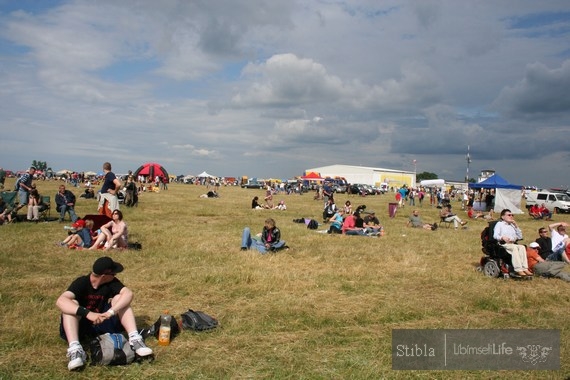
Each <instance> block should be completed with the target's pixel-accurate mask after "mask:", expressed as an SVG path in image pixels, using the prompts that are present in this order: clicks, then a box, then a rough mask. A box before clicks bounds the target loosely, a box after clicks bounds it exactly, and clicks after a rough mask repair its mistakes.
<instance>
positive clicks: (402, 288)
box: [0, 180, 570, 379]
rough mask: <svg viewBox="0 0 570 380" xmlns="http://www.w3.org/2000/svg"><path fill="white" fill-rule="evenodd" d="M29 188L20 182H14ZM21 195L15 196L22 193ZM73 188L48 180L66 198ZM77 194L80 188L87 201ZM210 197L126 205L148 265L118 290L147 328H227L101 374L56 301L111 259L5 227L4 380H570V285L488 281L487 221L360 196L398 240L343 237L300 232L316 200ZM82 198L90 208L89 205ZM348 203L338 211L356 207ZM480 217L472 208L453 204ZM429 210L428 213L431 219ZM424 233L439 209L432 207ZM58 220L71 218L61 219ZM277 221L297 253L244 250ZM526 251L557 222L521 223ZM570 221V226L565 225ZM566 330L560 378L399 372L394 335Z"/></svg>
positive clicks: (0, 297)
mask: <svg viewBox="0 0 570 380" xmlns="http://www.w3.org/2000/svg"><path fill="white" fill-rule="evenodd" d="M12 181H13V180H12ZM12 183H13V182H11V181H7V187H8V188H10V187H11V186H12ZM57 186H58V183H57V182H38V189H39V190H40V193H42V194H50V195H51V196H52V200H53V195H54V194H55V192H56V189H57ZM72 190H73V191H74V192H75V193H76V195H77V196H79V194H80V191H81V190H80V189H73V188H72ZM205 192H206V190H205V188H204V187H201V186H194V185H182V184H171V185H170V186H169V190H168V191H163V192H160V193H144V194H142V195H141V197H140V203H139V206H138V207H136V208H126V207H123V208H122V210H123V212H124V214H125V220H126V221H127V223H128V225H129V231H130V240H131V241H139V242H141V243H142V246H143V249H142V250H141V251H111V252H110V255H111V256H112V257H113V258H114V259H115V260H117V261H119V262H121V263H122V264H123V265H124V266H125V271H124V272H123V273H121V274H120V275H119V276H118V277H119V278H120V279H121V280H122V281H123V282H124V283H125V284H126V285H127V286H128V287H129V288H131V289H132V290H133V291H134V292H135V300H134V303H133V308H134V310H135V313H136V315H137V321H138V324H139V327H145V326H148V325H149V324H151V323H153V322H154V321H155V320H156V319H157V318H158V316H159V314H160V313H161V311H162V310H164V309H168V310H170V311H171V312H172V313H173V314H174V315H175V316H176V317H178V315H179V314H180V313H182V312H184V311H185V310H187V309H188V308H192V309H195V310H202V311H205V312H206V313H208V314H211V315H213V316H215V317H216V318H218V319H219V321H220V327H219V328H218V329H216V330H214V331H211V332H206V333H193V332H188V331H184V332H183V333H182V334H181V335H180V336H179V337H177V338H176V339H174V340H173V342H172V344H171V345H170V346H168V347H159V346H157V342H156V339H154V338H150V339H148V340H147V343H148V345H149V346H150V347H152V348H153V349H154V350H155V354H156V360H155V361H154V362H152V363H143V364H135V365H130V366H127V367H87V368H86V369H85V370H84V371H83V372H80V373H73V374H70V373H69V372H68V371H67V358H66V357H65V352H66V344H65V343H64V342H63V341H62V340H61V339H60V338H59V336H58V323H59V313H58V310H57V309H56V307H55V301H56V298H57V297H58V296H59V294H60V293H61V292H63V291H64V290H65V289H66V287H67V286H68V285H69V283H70V282H71V281H72V280H73V279H75V278H76V277H77V276H79V275H81V274H87V273H88V272H89V271H90V268H91V265H92V263H93V261H94V260H95V259H96V258H97V257H99V256H101V255H102V253H101V251H85V250H83V251H76V250H67V249H62V248H60V247H56V246H55V245H54V242H56V241H59V240H62V238H63V237H65V235H66V233H65V231H64V230H63V225H62V224H59V223H57V222H50V223H39V224H30V223H18V224H11V225H4V226H0V241H1V246H0V307H1V310H2V312H1V318H2V319H1V323H0V379H59V378H64V377H73V378H77V379H80V378H81V379H83V378H89V379H91V378H97V379H119V378H121V379H143V378H148V379H189V378H202V379H384V378H388V379H408V378H421V379H459V378H461V379H467V378H468V379H489V378H517V379H534V378H537V379H538V378H541V379H543V378H552V379H562V378H567V377H568V376H570V360H568V356H567V355H568V354H569V353H570V339H569V338H570V336H569V330H568V329H567V328H566V326H565V322H566V321H567V315H566V313H567V311H568V310H569V307H570V284H568V283H564V282H562V281H560V280H557V279H551V280H547V279H541V278H535V279H534V280H533V281H518V282H517V281H513V280H500V279H490V278H486V277H485V276H484V275H483V274H481V273H480V272H477V271H476V270H475V268H476V266H477V264H478V261H479V259H480V257H481V249H480V238H479V234H480V232H481V230H482V229H483V228H484V226H485V225H486V223H485V222H484V221H481V220H473V221H470V222H469V224H468V225H467V227H468V228H467V229H463V230H457V231H456V230H454V229H453V228H451V229H444V228H440V229H439V230H437V231H435V232H431V231H424V230H417V229H413V230H412V229H408V228H406V227H405V223H406V220H407V217H408V215H409V213H410V212H411V210H412V208H411V207H409V206H406V207H405V208H404V209H401V210H399V211H398V213H397V215H396V217H395V218H393V219H389V218H388V203H389V202H393V199H394V198H393V195H392V194H387V195H382V196H369V197H366V198H361V197H352V198H350V199H351V201H352V203H353V205H355V206H356V205H358V204H365V205H367V209H368V210H375V211H376V213H377V215H378V216H379V218H380V219H381V221H382V222H383V224H384V226H385V229H386V235H385V236H384V237H382V238H368V237H356V236H331V235H326V234H319V233H316V232H315V231H311V230H307V229H306V228H305V226H304V225H301V224H296V223H293V222H292V220H293V219H295V218H300V217H313V218H316V219H318V220H319V221H320V216H321V212H322V203H321V202H320V201H315V200H313V195H312V194H305V195H302V196H298V195H291V196H287V195H278V196H276V198H275V199H276V200H277V201H278V200H281V199H284V200H285V201H286V204H287V206H288V210H287V211H277V210H260V211H254V210H251V209H250V201H251V198H252V197H253V196H254V195H259V196H260V198H262V195H263V192H262V191H259V190H247V189H241V188H222V189H221V190H220V194H221V197H220V198H219V199H201V198H199V195H200V194H202V193H205ZM78 199H79V198H78ZM346 199H348V196H346V195H339V196H338V197H337V203H338V204H344V201H345V200H346ZM453 205H454V209H455V210H456V211H457V212H458V214H459V215H460V216H461V217H463V218H465V219H466V215H465V213H464V212H462V211H461V210H460V207H459V206H460V205H459V203H455V202H454V203H453ZM418 208H419V207H418ZM96 209H97V205H96V201H95V200H85V199H79V200H78V204H77V207H76V210H77V212H78V214H79V215H85V214H89V213H95V212H96ZM419 209H420V210H421V215H422V216H423V219H424V221H426V222H433V221H438V220H439V218H438V217H437V212H438V210H437V209H435V208H432V207H430V206H429V203H428V204H424V206H423V207H422V208H419ZM54 214H55V207H53V209H52V215H54ZM269 216H270V217H273V218H274V219H275V220H276V221H277V225H278V227H280V229H281V231H282V236H283V238H284V239H285V240H286V241H287V245H289V246H290V247H291V248H290V250H288V251H284V252H279V253H277V254H268V255H260V254H259V253H257V252H256V251H247V252H243V251H240V239H241V232H242V229H243V227H245V226H249V227H251V228H252V232H260V231H261V228H262V226H263V220H264V219H265V218H267V217H269ZM516 219H517V221H518V222H519V224H520V226H521V228H522V230H523V233H524V236H525V242H527V243H528V242H530V241H532V240H534V239H535V238H536V237H537V229H538V227H539V226H541V225H546V222H538V221H532V220H530V218H529V217H528V216H527V215H519V216H516ZM555 220H557V221H563V220H564V221H568V222H570V216H568V215H555ZM411 328H417V329H483V328H485V329H487V328H506V329H517V328H521V329H531V328H532V329H560V330H561V342H562V347H561V353H562V355H561V366H562V368H561V370H560V371H527V372H524V371H394V370H392V369H391V366H392V360H391V355H392V352H391V330H392V329H411Z"/></svg>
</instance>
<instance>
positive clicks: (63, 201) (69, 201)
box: [55, 185, 78, 223]
mask: <svg viewBox="0 0 570 380" xmlns="http://www.w3.org/2000/svg"><path fill="white" fill-rule="evenodd" d="M55 204H56V207H55V209H56V211H57V212H59V222H63V220H64V219H65V214H66V213H69V217H70V218H71V222H72V223H75V222H76V221H77V219H78V217H77V215H76V214H75V195H74V194H73V193H72V192H71V191H69V190H66V189H65V185H60V186H59V191H58V192H57V194H56V195H55Z"/></svg>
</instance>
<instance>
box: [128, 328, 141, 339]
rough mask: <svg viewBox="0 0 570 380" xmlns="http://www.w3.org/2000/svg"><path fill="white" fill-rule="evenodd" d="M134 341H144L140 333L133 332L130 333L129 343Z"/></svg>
mask: <svg viewBox="0 0 570 380" xmlns="http://www.w3.org/2000/svg"><path fill="white" fill-rule="evenodd" d="M133 339H141V340H142V336H141V335H140V334H139V332H138V331H137V330H135V331H131V332H130V333H129V341H131V340H133Z"/></svg>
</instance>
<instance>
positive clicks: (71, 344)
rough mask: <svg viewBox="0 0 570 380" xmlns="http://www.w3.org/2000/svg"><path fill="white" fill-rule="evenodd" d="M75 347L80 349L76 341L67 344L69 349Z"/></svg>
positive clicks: (79, 344)
mask: <svg viewBox="0 0 570 380" xmlns="http://www.w3.org/2000/svg"><path fill="white" fill-rule="evenodd" d="M75 346H79V347H81V343H79V341H78V340H74V341H73V342H69V348H73V347H75Z"/></svg>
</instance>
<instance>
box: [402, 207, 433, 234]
mask: <svg viewBox="0 0 570 380" xmlns="http://www.w3.org/2000/svg"><path fill="white" fill-rule="evenodd" d="M406 227H414V228H423V229H424V230H431V231H435V230H437V223H434V224H429V223H424V222H422V218H421V217H420V212H419V211H418V210H414V211H412V215H410V218H409V219H408V223H406Z"/></svg>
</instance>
